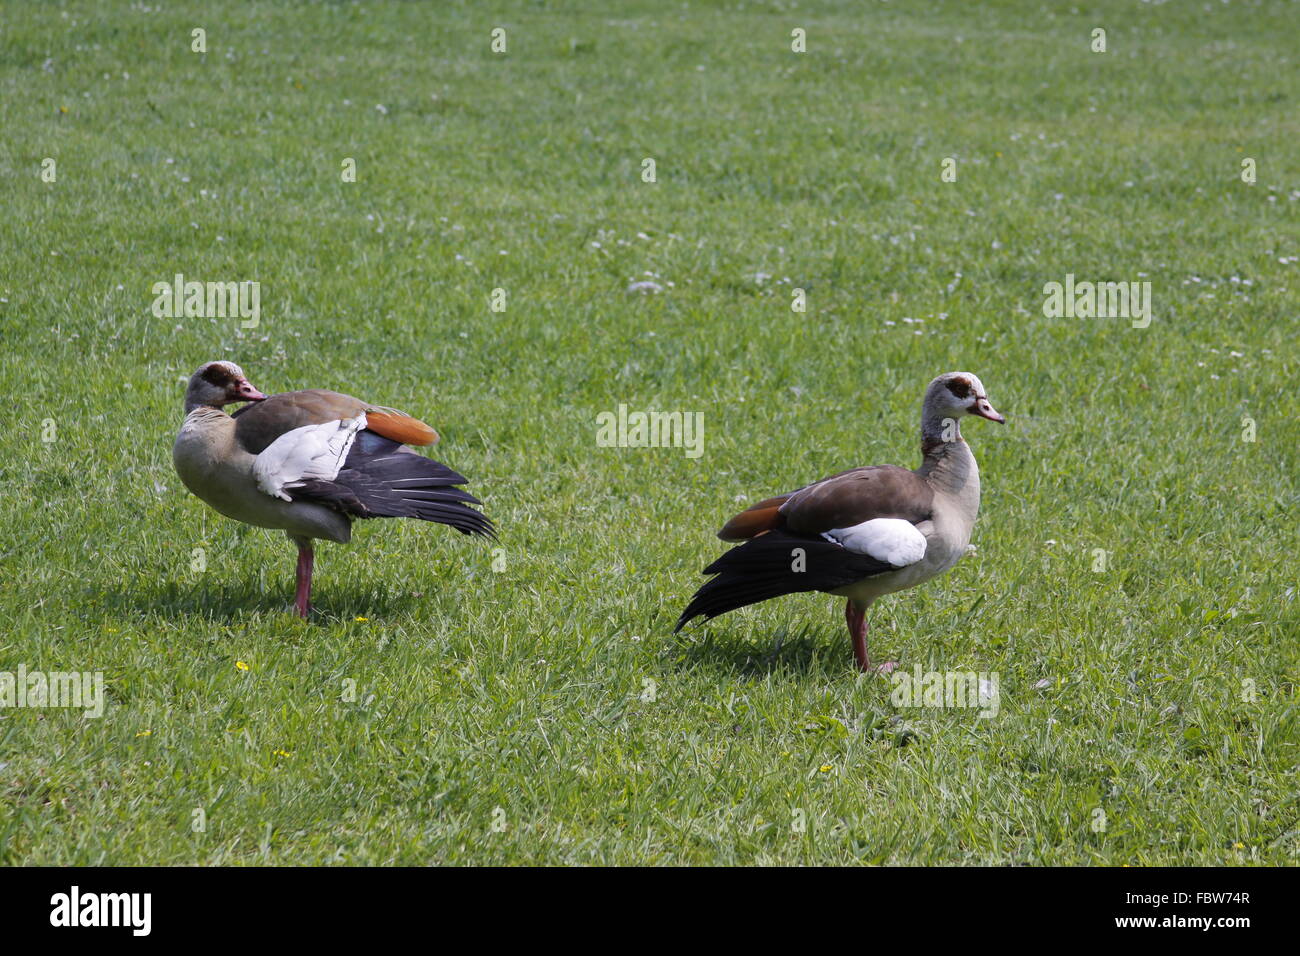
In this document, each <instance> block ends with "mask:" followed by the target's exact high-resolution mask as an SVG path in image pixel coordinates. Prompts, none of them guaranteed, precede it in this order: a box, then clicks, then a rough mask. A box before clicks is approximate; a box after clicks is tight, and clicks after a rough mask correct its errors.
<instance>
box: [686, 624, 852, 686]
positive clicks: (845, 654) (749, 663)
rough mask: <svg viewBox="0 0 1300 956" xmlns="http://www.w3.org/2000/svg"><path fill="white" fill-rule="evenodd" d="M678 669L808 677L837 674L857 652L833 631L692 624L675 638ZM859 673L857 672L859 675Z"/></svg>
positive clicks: (849, 662)
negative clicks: (835, 670)
mask: <svg viewBox="0 0 1300 956" xmlns="http://www.w3.org/2000/svg"><path fill="white" fill-rule="evenodd" d="M672 638H673V641H674V643H675V645H676V652H677V653H676V654H674V660H673V664H674V666H675V667H677V668H678V669H679V670H691V671H716V672H718V673H719V674H739V675H743V676H764V675H768V674H772V673H776V672H778V671H794V672H796V673H800V674H803V673H807V672H809V671H811V670H814V669H815V668H817V667H821V668H825V669H828V670H829V669H831V668H833V667H834V666H835V663H836V661H837V660H838V659H839V658H841V657H842V658H843V659H844V664H845V665H846V668H851V667H852V666H853V652H852V650H851V649H850V648H849V646H848V641H847V640H845V638H844V635H843V633H841V632H840V631H836V632H835V633H834V634H832V633H831V632H830V630H829V629H827V628H814V627H803V628H797V629H791V628H786V627H769V628H764V627H763V625H762V622H761V621H754V622H752V623H748V622H746V623H742V622H741V621H739V620H737V621H735V622H730V623H727V624H724V623H721V622H715V623H709V624H693V625H689V626H688V627H687V628H686V629H684V630H683V631H682V632H681V633H679V634H675V635H672ZM853 673H856V670H854V671H853Z"/></svg>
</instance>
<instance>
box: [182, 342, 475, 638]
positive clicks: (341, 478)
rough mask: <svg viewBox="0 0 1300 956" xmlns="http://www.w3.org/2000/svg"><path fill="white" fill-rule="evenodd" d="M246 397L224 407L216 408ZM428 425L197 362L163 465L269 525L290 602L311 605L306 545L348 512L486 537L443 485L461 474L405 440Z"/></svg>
mask: <svg viewBox="0 0 1300 956" xmlns="http://www.w3.org/2000/svg"><path fill="white" fill-rule="evenodd" d="M235 402H248V403H249V404H247V405H245V406H243V407H242V408H240V409H238V410H237V411H236V412H235V413H234V414H233V415H227V414H226V413H225V411H224V408H225V406H227V405H231V404H234V403H235ZM437 440H438V435H437V433H436V432H435V431H434V430H433V429H432V428H430V427H429V426H428V425H426V424H424V422H421V421H419V420H417V419H414V418H411V417H410V416H409V415H404V414H402V413H401V412H399V411H395V410H394V409H391V408H383V407H381V406H378V405H370V404H368V403H366V402H363V401H361V400H360V399H356V398H353V397H352V396H350V395H342V394H340V393H338V392H329V391H325V390H324V389H318V388H311V389H306V390H305V391H301V392H284V393H283V394H280V395H272V396H270V397H269V398H268V397H267V396H265V395H263V394H262V393H261V392H259V391H258V390H257V389H256V388H254V387H253V386H252V385H251V384H250V383H249V381H248V379H247V378H246V377H245V376H244V372H243V370H242V369H240V367H239V366H238V365H235V364H234V363H233V362H209V363H207V364H206V365H204V366H202V367H201V368H200V369H199V370H198V371H197V372H195V373H194V374H193V375H192V376H191V377H190V381H189V386H188V388H186V390H185V423H184V424H183V425H182V426H181V431H180V434H179V435H177V436H176V444H175V446H173V448H172V461H173V463H174V464H175V466H176V472H177V474H179V475H180V477H181V481H183V482H184V483H185V487H186V488H188V489H189V490H190V491H192V492H193V493H194V494H195V495H197V496H198V497H199V498H202V499H203V500H204V501H206V502H207V503H208V504H209V505H211V506H212V507H213V508H215V509H216V510H217V511H219V512H221V513H222V514H223V515H225V516H226V517H228V518H234V519H235V520H236V521H243V522H244V523H245V524H251V525H257V526H258V527H260V528H279V529H281V530H283V531H284V533H285V534H287V535H288V536H289V540H291V541H292V542H293V543H294V544H296V545H297V546H298V588H297V593H296V596H295V599H294V606H295V607H296V609H297V611H298V613H299V614H300V615H302V616H303V617H306V616H307V614H308V612H309V611H310V610H311V602H310V598H311V573H312V564H313V562H314V558H315V552H314V551H313V549H312V541H313V540H314V539H316V538H326V539H328V540H330V541H339V542H344V543H346V542H347V541H348V540H349V539H350V538H351V537H352V519H353V518H420V519H422V520H424V521H437V522H439V523H441V524H449V525H451V526H452V527H453V528H455V529H456V530H457V531H459V532H461V533H462V534H478V535H485V536H487V537H495V534H494V531H493V528H492V522H491V521H489V520H488V519H487V517H486V516H485V515H483V514H481V513H480V512H478V511H475V510H474V509H473V508H470V507H469V505H471V504H479V501H478V499H477V498H475V497H474V496H473V495H471V494H469V493H468V492H466V491H462V490H460V489H459V488H456V487H453V486H455V485H463V484H464V483H465V479H464V478H462V477H461V476H460V475H458V474H456V472H454V471H452V470H451V469H450V468H448V467H447V466H446V465H442V464H439V463H438V462H436V461H434V460H432V459H430V458H425V457H424V456H423V455H421V454H419V453H418V452H416V451H414V450H412V449H410V448H407V447H405V446H406V445H408V444H409V445H431V444H433V443H434V442H436V441H437Z"/></svg>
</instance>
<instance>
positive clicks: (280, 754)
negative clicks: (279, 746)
mask: <svg viewBox="0 0 1300 956" xmlns="http://www.w3.org/2000/svg"><path fill="white" fill-rule="evenodd" d="M275 755H276V756H277V757H292V756H293V754H291V753H289V751H287V750H277V751H276V752H275Z"/></svg>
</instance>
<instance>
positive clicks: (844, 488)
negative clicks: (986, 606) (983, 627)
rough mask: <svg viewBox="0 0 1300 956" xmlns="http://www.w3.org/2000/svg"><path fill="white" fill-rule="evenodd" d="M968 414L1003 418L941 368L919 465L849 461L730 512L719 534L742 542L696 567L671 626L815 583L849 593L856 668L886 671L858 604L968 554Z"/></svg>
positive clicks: (924, 421)
mask: <svg viewBox="0 0 1300 956" xmlns="http://www.w3.org/2000/svg"><path fill="white" fill-rule="evenodd" d="M966 415H978V416H979V417H981V418H987V419H989V420H990V421H994V422H998V423H999V424H1001V423H1004V422H1005V421H1006V419H1005V418H1003V417H1002V416H1001V415H999V414H998V413H997V412H996V411H994V409H993V406H992V405H990V404H989V400H988V398H987V396H986V395H985V394H984V385H983V384H982V383H981V382H980V380H979V379H978V378H977V377H976V376H974V375H972V374H970V373H969V372H949V373H947V374H946V375H940V376H939V377H938V378H936V379H935V380H934V381H932V382H931V383H930V385H929V387H928V388H926V390H925V400H924V402H923V403H922V405H921V454H922V455H923V456H924V460H923V461H922V462H921V467H920V468H917V469H916V470H915V471H908V470H907V469H906V468H899V467H897V466H896V465H872V466H870V467H866V468H854V469H851V470H850V471H844V472H840V473H839V474H838V475H832V476H831V477H830V478H824V479H823V480H821V481H818V482H815V483H814V484H811V485H806V486H805V487H803V488H800V489H798V490H797V491H792V492H790V493H789V494H785V495H778V496H777V497H775V498H768V499H767V500H766V501H760V502H759V503H758V504H756V505H754V506H753V507H751V508H749V509H747V510H745V511H742V512H741V513H740V514H738V515H736V516H735V517H734V518H732V519H731V520H730V521H728V522H727V523H726V525H724V526H723V528H722V530H721V531H719V532H718V537H719V538H721V539H722V540H723V541H743V542H745V543H744V544H742V545H740V546H739V547H737V548H732V549H731V550H730V551H728V552H727V553H726V554H724V555H723V556H722V557H720V558H719V559H718V560H716V561H714V562H713V563H712V564H710V565H709V566H708V567H707V568H705V569H704V573H705V574H712V575H716V576H715V577H714V578H712V579H711V580H709V581H708V582H707V583H705V584H704V586H703V587H701V588H700V589H699V590H698V591H697V592H696V593H695V596H694V597H693V598H692V599H691V603H690V604H689V605H687V607H686V610H685V611H683V612H682V616H681V619H680V620H679V621H678V622H677V627H676V630H677V631H680V630H681V629H682V627H684V626H685V625H686V623H687V622H688V621H690V620H691V619H693V618H695V617H698V616H703V617H704V618H705V619H708V618H712V617H717V616H718V615H719V614H724V613H726V612H727V611H732V610H735V609H736V608H738V607H744V606H746V605H748V604H757V603H758V602H759V601H766V600H768V599H770V598H774V597H779V596H781V595H782V594H793V593H795V592H799V591H824V592H826V593H828V594H835V595H838V596H840V597H845V598H848V603H847V604H846V605H845V607H844V620H845V623H846V624H847V625H848V629H849V638H850V639H851V640H852V641H853V656H854V658H855V659H856V660H857V663H858V667H859V668H861V669H862V670H864V671H868V670H876V671H880V672H882V673H888V672H889V671H891V670H893V669H894V667H895V666H897V665H896V664H895V663H894V662H892V661H890V662H886V663H884V664H881V665H879V666H878V667H874V668H873V667H872V664H871V661H870V659H869V658H868V657H867V619H866V612H867V608H868V607H869V606H870V605H871V603H872V602H873V601H874V600H876V598H878V597H880V596H882V595H885V594H891V593H893V592H894V591H901V590H903V589H904V588H910V587H915V586H916V585H918V584H920V583H921V582H922V581H928V580H929V579H930V578H933V577H935V576H936V575H939V574H942V573H943V572H945V571H947V570H948V569H949V568H951V567H952V566H953V565H954V564H956V563H957V562H958V561H959V560H960V559H961V556H962V555H963V554H965V553H966V546H967V544H969V543H970V535H971V529H972V528H973V527H974V525H975V515H976V513H977V512H978V511H979V506H980V473H979V468H977V467H976V465H975V456H974V455H972V454H971V450H970V446H968V445H967V444H966V442H965V441H963V440H962V437H961V429H960V427H959V426H958V420H959V419H961V418H962V417H963V416H966Z"/></svg>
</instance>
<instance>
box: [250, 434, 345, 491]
mask: <svg viewBox="0 0 1300 956" xmlns="http://www.w3.org/2000/svg"><path fill="white" fill-rule="evenodd" d="M365 427H366V416H365V413H364V412H363V413H362V414H360V415H358V416H357V417H356V418H345V419H343V420H341V421H336V422H324V423H323V424H320V425H304V426H302V428H295V429H294V430H293V431H288V432H285V433H284V434H283V435H281V436H280V437H279V438H277V439H276V440H275V441H273V442H271V444H269V445H267V446H266V448H265V449H263V451H262V453H261V454H260V455H258V456H257V457H256V458H254V459H253V477H254V478H255V479H257V487H258V488H260V489H261V490H262V491H264V492H266V493H267V494H268V495H270V496H271V497H273V498H282V499H283V500H285V501H292V500H293V499H292V498H291V497H289V495H287V494H286V493H285V489H286V488H299V487H301V486H302V483H303V480H304V479H306V478H321V479H324V480H325V481H333V480H334V479H335V478H337V477H338V473H339V471H340V470H341V469H342V468H343V462H344V461H345V460H346V459H347V457H348V450H349V449H351V447H352V443H353V442H354V441H356V438H357V432H359V431H361V429H363V428H365Z"/></svg>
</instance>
